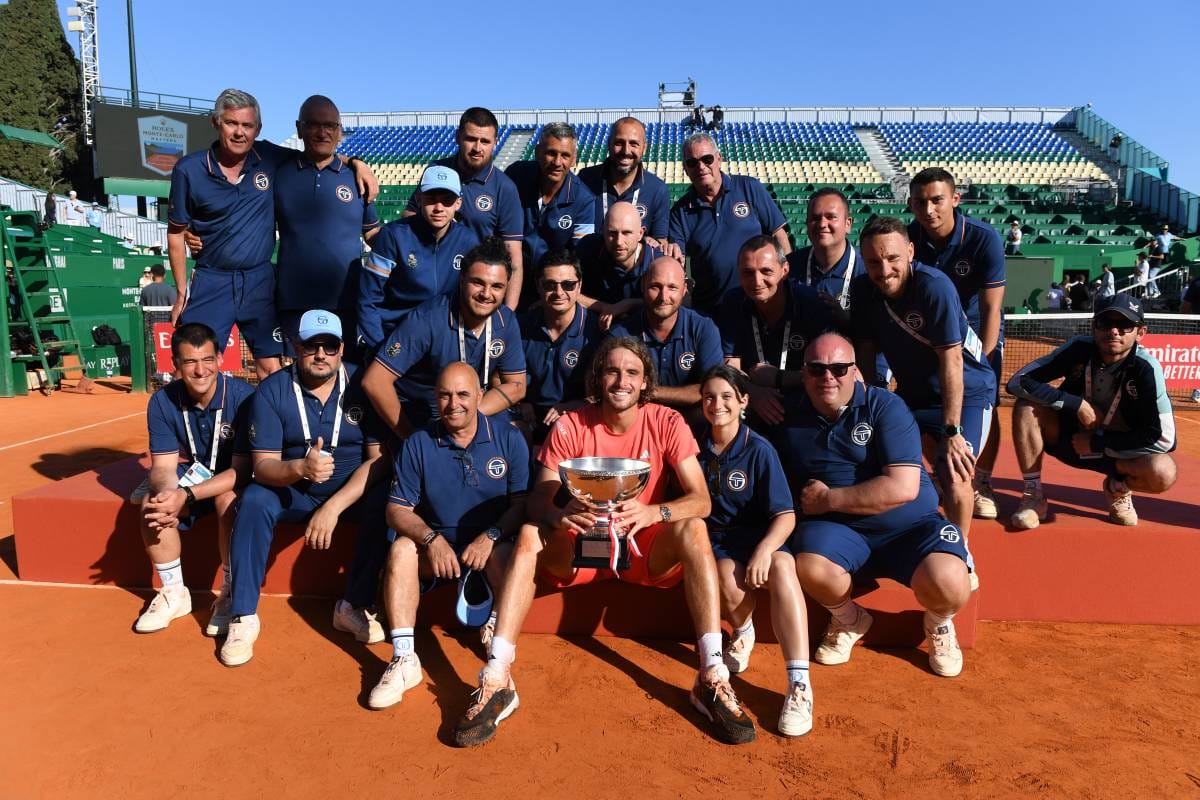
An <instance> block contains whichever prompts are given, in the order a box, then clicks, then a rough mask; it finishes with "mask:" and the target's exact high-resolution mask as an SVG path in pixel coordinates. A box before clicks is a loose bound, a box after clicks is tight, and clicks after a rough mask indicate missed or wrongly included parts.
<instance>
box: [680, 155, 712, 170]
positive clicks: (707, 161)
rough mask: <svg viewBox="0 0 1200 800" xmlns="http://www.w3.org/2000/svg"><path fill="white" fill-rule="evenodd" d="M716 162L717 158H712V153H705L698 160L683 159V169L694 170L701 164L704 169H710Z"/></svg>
mask: <svg viewBox="0 0 1200 800" xmlns="http://www.w3.org/2000/svg"><path fill="white" fill-rule="evenodd" d="M716 160H717V157H716V156H714V155H713V154H712V153H705V154H704V155H702V156H700V157H699V158H685V159H684V160H683V165H684V166H685V167H687V168H688V169H695V168H696V167H698V166H700V165H701V164H703V165H704V166H706V167H711V166H712V165H713V162H714V161H716Z"/></svg>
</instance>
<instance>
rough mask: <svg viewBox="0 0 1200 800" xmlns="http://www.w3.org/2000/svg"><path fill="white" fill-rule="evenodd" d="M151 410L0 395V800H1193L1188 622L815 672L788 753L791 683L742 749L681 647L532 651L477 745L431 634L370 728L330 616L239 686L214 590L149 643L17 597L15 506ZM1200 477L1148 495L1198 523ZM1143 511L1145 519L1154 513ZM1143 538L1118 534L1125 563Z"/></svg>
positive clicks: (119, 628) (554, 646) (251, 669)
mask: <svg viewBox="0 0 1200 800" xmlns="http://www.w3.org/2000/svg"><path fill="white" fill-rule="evenodd" d="M145 403H146V396H145V395H124V394H114V395H102V396H101V395H97V396H82V395H69V394H56V395H55V396H53V397H51V398H43V397H24V398H16V399H12V400H6V401H4V409H5V411H6V413H5V414H4V415H3V419H0V442H2V443H0V474H3V475H4V476H5V479H4V482H3V488H2V490H0V502H2V505H0V559H2V560H3V564H2V565H0V577H2V578H3V579H4V580H3V582H2V583H0V608H3V609H4V613H3V614H2V615H0V641H2V642H3V643H4V646H3V650H2V651H0V720H3V725H2V727H0V797H4V798H8V797H14V798H25V797H60V798H61V797H117V796H119V797H123V798H142V797H146V798H150V797H162V796H170V795H175V796H185V797H187V796H198V795H202V794H203V795H219V796H223V797H260V798H262V797H277V796H287V797H341V796H350V795H363V794H365V793H366V792H374V793H378V792H388V793H389V794H398V795H404V796H407V795H413V796H447V795H449V796H455V797H466V798H471V797H490V798H506V797H523V798H524V797H531V796H547V795H564V796H579V797H590V796H596V797H611V796H624V797H631V796H633V797H635V796H647V797H674V796H701V795H707V796H713V795H714V793H715V794H719V795H722V796H737V797H756V796H759V797H762V796H765V797H806V798H822V797H830V798H835V797H837V798H840V797H916V796H926V797H928V796H931V794H932V793H936V794H937V795H940V796H953V797H1028V796H1038V797H1073V798H1074V797H1097V798H1102V797H1121V796H1134V797H1192V796H1197V797H1200V726H1198V725H1197V724H1196V720H1197V719H1200V692H1197V686H1200V682H1198V679H1200V669H1198V668H1197V666H1196V663H1197V662H1196V658H1195V654H1196V653H1197V652H1200V627H1197V626H1146V625H1136V626H1134V625H1101V624H1079V623H1070V624H1068V623H1029V622H987V621H981V622H980V623H979V625H978V628H977V633H976V644H975V647H974V649H973V650H969V651H967V652H966V654H965V655H966V667H965V668H964V670H963V674H962V675H961V676H960V677H959V678H956V679H952V680H946V679H941V678H937V677H935V676H933V675H932V674H930V673H929V671H928V667H927V665H926V662H925V654H924V652H922V651H919V650H911V649H903V650H873V649H865V648H860V649H858V650H856V652H855V655H854V658H853V659H852V660H851V661H850V663H849V664H846V665H844V666H840V667H822V666H820V665H815V666H814V668H813V669H814V672H813V684H814V688H815V691H816V709H815V721H816V724H815V727H814V730H813V731H812V733H811V734H809V735H808V736H805V737H803V738H801V739H797V740H787V739H784V738H781V737H779V736H777V735H775V734H774V733H773V730H774V725H775V717H776V715H777V714H778V710H779V705H780V703H781V702H782V692H783V691H784V689H785V688H786V678H785V675H784V673H783V669H782V664H781V660H780V658H779V651H778V648H777V647H776V646H774V645H760V646H759V647H758V648H757V649H756V650H755V655H754V660H753V662H752V665H751V667H750V670H749V671H748V672H746V673H744V674H743V675H742V676H739V677H737V678H735V679H734V685H735V687H736V689H737V691H738V693H739V696H740V697H741V698H742V700H743V701H744V703H745V704H746V706H747V708H748V710H749V712H750V714H751V716H752V717H754V718H755V720H756V721H757V722H758V724H759V737H758V741H757V742H756V743H754V744H752V745H749V746H743V747H739V748H733V747H728V746H725V745H721V744H718V743H716V742H715V741H714V740H713V739H712V738H711V737H710V736H709V734H708V732H707V729H706V728H705V727H704V725H703V724H702V720H701V719H700V718H699V716H698V715H697V714H696V713H695V712H694V711H693V710H691V708H690V706H689V705H688V703H687V689H688V687H689V685H690V682H691V681H692V679H693V677H694V674H695V656H694V645H693V644H692V643H690V642H687V643H682V644H681V643H677V642H672V641H649V640H646V641H632V640H625V639H618V638H612V637H603V638H590V637H582V638H575V637H570V638H568V637H559V636H553V635H526V636H524V637H522V639H521V641H520V646H519V649H518V660H517V663H516V665H515V667H514V676H515V678H516V681H517V687H518V692H519V694H520V697H521V706H522V708H521V710H520V711H519V712H518V713H516V714H515V715H514V716H513V717H512V718H511V719H509V720H507V721H506V722H505V723H504V724H503V725H502V726H501V729H500V732H499V734H498V735H497V737H496V739H495V741H494V742H492V743H491V744H489V745H488V746H486V747H485V748H481V749H478V750H472V751H461V750H457V749H455V748H453V747H451V746H450V745H449V744H448V741H449V738H448V734H449V731H450V729H451V727H452V726H453V723H454V721H455V719H456V718H457V716H458V715H459V714H460V713H461V711H462V710H463V708H464V707H465V705H466V702H467V697H468V694H469V693H470V691H471V689H472V688H473V687H474V683H475V673H476V672H477V670H478V667H479V665H480V663H481V658H482V650H481V648H480V647H479V645H478V643H477V640H476V638H475V637H474V636H473V635H472V634H469V633H465V632H460V631H457V630H448V631H446V630H441V629H437V628H435V629H433V630H425V631H419V633H418V639H417V649H418V652H419V653H420V655H421V658H422V663H423V666H424V668H425V671H426V674H427V678H426V682H425V683H424V685H422V686H420V687H418V688H417V689H415V690H412V691H410V692H409V693H408V694H406V695H405V698H404V701H403V702H402V703H401V704H400V705H399V706H397V707H394V708H392V709H389V710H387V711H384V712H371V711H368V710H367V709H366V707H365V699H366V695H367V692H368V691H369V689H370V687H371V686H372V685H373V684H374V683H375V681H376V680H377V679H378V676H379V675H380V674H381V672H382V670H383V668H384V666H385V665H386V663H387V659H388V658H389V657H390V652H391V650H390V645H388V644H380V645H375V646H373V647H371V648H367V647H365V646H363V645H359V644H357V643H355V642H354V641H353V640H352V639H350V638H348V637H347V636H346V635H345V634H341V633H337V632H335V631H334V630H333V629H332V627H331V625H330V624H329V612H330V607H331V605H330V601H329V600H326V599H315V598H285V597H264V599H263V603H262V606H261V607H260V612H259V613H260V615H261V617H262V620H263V635H262V638H261V639H260V640H259V642H258V645H257V646H256V650H255V658H254V660H253V662H251V663H250V664H249V665H247V666H246V667H243V668H241V669H237V670H230V669H226V668H225V667H223V666H221V665H220V663H219V662H218V661H217V658H216V647H215V644H214V641H213V640H211V639H206V638H204V637H203V636H202V635H201V630H202V627H203V622H204V620H205V618H206V616H207V606H208V599H207V598H206V597H205V596H204V595H203V594H199V595H197V596H196V598H195V604H194V605H195V608H196V613H195V614H194V616H193V617H191V618H188V619H184V620H179V621H178V622H176V623H175V624H174V625H173V626H172V627H171V628H170V629H168V630H167V631H165V632H163V633H161V634H156V635H152V636H137V635H135V634H133V633H132V632H131V630H130V626H131V624H132V622H133V620H134V618H135V617H136V615H137V614H138V612H139V611H140V610H141V608H142V606H143V604H144V603H145V600H146V599H147V598H148V597H149V593H148V592H133V591H129V590H126V589H120V588H110V587H61V586H46V585H31V584H22V583H20V582H19V581H17V580H16V579H15V574H14V570H15V568H16V564H15V553H14V547H13V538H12V530H13V528H12V512H11V503H10V498H11V497H12V496H13V495H14V494H18V493H20V492H23V491H26V490H28V489H32V488H35V487H38V486H42V485H45V484H47V483H48V482H51V481H56V480H60V479H62V478H64V477H66V476H68V475H73V474H76V473H80V472H86V471H88V470H91V469H93V468H95V467H98V466H100V465H102V464H106V463H110V462H113V461H119V460H123V459H126V458H128V457H129V456H131V455H138V454H141V453H144V452H145V449H146V444H147V442H146V433H145V424H144V420H143V416H142V412H143V411H144V409H145ZM1004 416H1005V430H1006V431H1007V430H1008V426H1007V413H1005V415H1004ZM1179 428H1180V431H1179V439H1180V453H1181V454H1184V455H1188V456H1191V457H1193V458H1195V457H1198V456H1200V416H1197V415H1196V414H1195V413H1194V412H1190V413H1189V412H1184V413H1181V414H1180V422H1179ZM1194 480H1195V478H1194V476H1193V475H1189V474H1187V473H1186V472H1185V473H1184V474H1182V475H1181V478H1180V481H1179V484H1177V486H1176V487H1174V488H1173V489H1172V490H1171V492H1170V493H1168V495H1167V496H1166V499H1164V500H1162V501H1161V502H1164V503H1166V502H1173V503H1176V504H1181V503H1187V504H1192V505H1195V504H1196V498H1197V497H1198V494H1200V493H1197V491H1196V489H1195V488H1194ZM1010 486H1011V483H1000V484H999V487H1000V489H1001V492H1000V494H1001V495H1002V497H1007V504H1006V505H1002V513H1003V512H1005V510H1006V509H1007V510H1011V509H1009V506H1011V505H1014V504H1015V501H1014V500H1013V492H1012V491H1011V489H1010V488H1008V487H1010ZM1096 494H1097V496H1098V494H1099V493H1098V492H1096ZM1002 502H1004V501H1003V500H1002ZM1155 508H1156V505H1155V504H1154V503H1151V502H1149V501H1140V502H1139V511H1141V512H1142V514H1143V517H1144V518H1147V517H1150V516H1151V515H1152V514H1153V511H1154V509H1155ZM988 524H990V525H995V523H977V525H979V526H980V528H981V529H982V528H983V527H984V526H985V525H988ZM1096 525H1097V527H1098V528H1099V527H1100V526H1103V523H1101V522H1097V523H1096ZM1139 530H1140V529H1134V530H1130V531H1126V532H1124V535H1126V536H1127V537H1128V541H1129V550H1128V558H1129V560H1130V563H1131V564H1132V563H1134V562H1136V560H1137V557H1138V552H1139V550H1138V533H1139ZM996 531H999V526H996ZM1186 532H1187V533H1191V531H1186ZM129 536H131V537H136V536H137V533H136V531H133V530H130V531H129ZM997 540H998V541H1000V540H999V539H997ZM184 552H185V556H184V557H185V559H186V558H187V544H186V543H185V546H184ZM1052 566H1054V568H1055V569H1057V570H1061V571H1063V572H1064V573H1065V572H1069V571H1070V570H1071V569H1072V565H1071V563H1069V561H1066V562H1065V563H1061V564H1057V565H1052ZM981 568H982V570H983V572H982V574H983V575H984V580H985V584H984V589H983V591H985V592H986V591H987V583H986V581H987V577H986V576H987V572H986V569H987V565H986V562H981ZM1121 580H1122V576H1121V575H1120V574H1113V575H1111V581H1112V582H1113V585H1114V587H1117V586H1118V585H1119V583H1120V582H1121ZM1172 589H1173V591H1175V592H1178V593H1180V594H1181V595H1186V594H1189V593H1192V592H1194V587H1193V586H1190V585H1178V586H1175V587H1172Z"/></svg>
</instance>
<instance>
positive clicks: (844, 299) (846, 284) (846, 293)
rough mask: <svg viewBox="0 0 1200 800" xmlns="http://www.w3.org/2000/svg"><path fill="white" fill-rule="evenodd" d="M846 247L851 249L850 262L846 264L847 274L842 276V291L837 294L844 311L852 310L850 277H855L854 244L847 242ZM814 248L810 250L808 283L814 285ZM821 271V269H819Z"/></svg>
mask: <svg viewBox="0 0 1200 800" xmlns="http://www.w3.org/2000/svg"><path fill="white" fill-rule="evenodd" d="M846 247H847V248H848V249H849V250H850V262H849V263H848V264H846V274H845V275H843V276H842V291H841V293H840V294H838V296H837V301H838V305H839V306H841V307H842V310H843V311H849V310H850V279H851V278H852V277H854V259H855V255H854V246H853V245H851V244H850V243H849V242H846ZM813 249H814V248H811V247H810V248H809V250H808V285H809V286H813V285H815V284H814V281H813ZM818 272H819V270H818Z"/></svg>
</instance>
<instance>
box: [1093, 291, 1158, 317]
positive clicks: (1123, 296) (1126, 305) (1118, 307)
mask: <svg viewBox="0 0 1200 800" xmlns="http://www.w3.org/2000/svg"><path fill="white" fill-rule="evenodd" d="M1143 305H1145V304H1144V303H1143V302H1142V301H1141V300H1140V299H1138V298H1136V297H1131V296H1130V295H1129V293H1128V292H1121V293H1120V294H1114V295H1113V296H1112V297H1102V298H1100V300H1099V301H1098V302H1097V303H1096V312H1095V314H1093V317H1098V316H1100V315H1101V314H1105V313H1108V312H1109V311H1112V312H1115V313H1117V314H1120V315H1121V316H1123V317H1125V319H1127V320H1129V321H1130V322H1136V323H1137V324H1138V325H1144V324H1145V323H1146V314H1145V312H1144V311H1143V310H1142V307H1143Z"/></svg>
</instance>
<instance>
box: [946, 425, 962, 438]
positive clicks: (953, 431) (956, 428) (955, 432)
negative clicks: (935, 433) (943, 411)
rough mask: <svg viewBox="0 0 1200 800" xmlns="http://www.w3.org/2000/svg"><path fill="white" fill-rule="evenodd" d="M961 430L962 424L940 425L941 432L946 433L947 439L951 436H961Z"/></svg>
mask: <svg viewBox="0 0 1200 800" xmlns="http://www.w3.org/2000/svg"><path fill="white" fill-rule="evenodd" d="M962 432H963V428H962V425H943V426H942V433H944V434H946V438H947V439H949V438H950V437H951V436H962Z"/></svg>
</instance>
